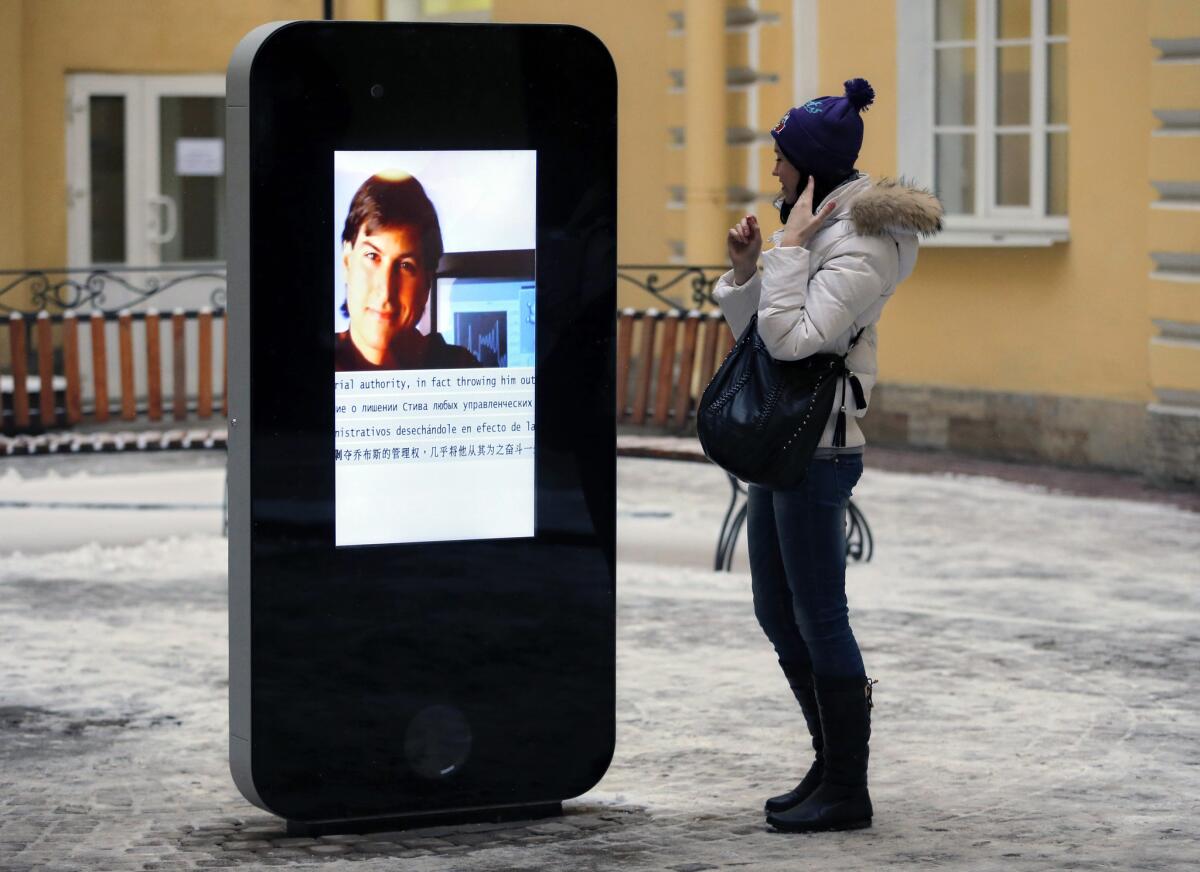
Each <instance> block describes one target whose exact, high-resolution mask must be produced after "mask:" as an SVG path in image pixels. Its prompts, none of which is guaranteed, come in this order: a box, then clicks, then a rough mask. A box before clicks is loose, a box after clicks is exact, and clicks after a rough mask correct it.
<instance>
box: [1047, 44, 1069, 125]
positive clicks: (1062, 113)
mask: <svg viewBox="0 0 1200 872" xmlns="http://www.w3.org/2000/svg"><path fill="white" fill-rule="evenodd" d="M1049 51H1050V58H1049V63H1047V64H1046V67H1047V69H1046V73H1047V79H1048V82H1047V86H1048V90H1049V93H1048V94H1047V95H1046V108H1047V119H1048V120H1049V122H1050V123H1051V124H1066V123H1067V45H1066V43H1053V44H1051V45H1050V46H1049Z"/></svg>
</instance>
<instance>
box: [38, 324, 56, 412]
mask: <svg viewBox="0 0 1200 872" xmlns="http://www.w3.org/2000/svg"><path fill="white" fill-rule="evenodd" d="M37 356H38V416H39V419H40V420H41V424H42V426H43V427H53V426H54V425H55V424H57V423H58V416H57V415H55V414H54V337H53V334H52V333H51V323H50V313H49V312H47V311H46V310H45V309H43V310H42V311H41V312H38V316H37Z"/></svg>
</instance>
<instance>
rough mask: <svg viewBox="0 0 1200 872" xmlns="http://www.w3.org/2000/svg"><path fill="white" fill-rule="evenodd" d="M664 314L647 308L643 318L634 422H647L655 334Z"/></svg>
mask: <svg viewBox="0 0 1200 872" xmlns="http://www.w3.org/2000/svg"><path fill="white" fill-rule="evenodd" d="M661 318H662V315H661V314H659V312H658V311H657V310H655V309H648V310H646V314H645V316H644V317H643V318H642V345H641V350H640V352H639V358H638V378H637V391H636V393H634V395H633V416H632V420H633V423H635V424H638V425H641V424H644V423H645V422H646V403H647V401H648V400H649V398H650V378H651V376H652V375H653V370H654V334H655V333H657V332H658V322H659V319H661Z"/></svg>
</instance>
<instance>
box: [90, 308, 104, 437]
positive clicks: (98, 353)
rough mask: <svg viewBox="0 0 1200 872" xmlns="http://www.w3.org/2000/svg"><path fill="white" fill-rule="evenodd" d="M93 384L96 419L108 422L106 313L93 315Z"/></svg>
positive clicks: (94, 313)
mask: <svg viewBox="0 0 1200 872" xmlns="http://www.w3.org/2000/svg"><path fill="white" fill-rule="evenodd" d="M92 384H93V386H94V391H95V395H96V408H95V412H94V415H95V418H96V420H97V421H107V420H108V354H107V352H106V350H105V348H104V313H102V312H93V313H92Z"/></svg>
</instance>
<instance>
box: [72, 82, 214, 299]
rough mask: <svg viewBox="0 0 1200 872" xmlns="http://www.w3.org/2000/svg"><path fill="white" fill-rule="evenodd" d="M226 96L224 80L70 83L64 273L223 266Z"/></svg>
mask: <svg viewBox="0 0 1200 872" xmlns="http://www.w3.org/2000/svg"><path fill="white" fill-rule="evenodd" d="M224 93H225V78H224V76H221V75H194V76H128V75H99V74H79V75H74V76H70V77H69V79H68V96H67V101H68V102H67V106H68V112H67V186H68V196H67V203H68V220H67V226H68V231H67V251H68V259H69V261H70V263H69V265H70V266H72V267H88V266H93V265H111V266H116V265H126V266H132V267H153V266H158V265H160V264H171V265H176V264H179V265H183V264H213V263H219V262H221V261H222V260H223V259H224V245H223V241H222V239H221V224H222V221H221V218H222V214H223V210H224V196H225V195H224V175H225V155H224V147H225V146H224V144H225V105H224V103H225V101H224ZM160 308H162V306H161V305H160Z"/></svg>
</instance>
